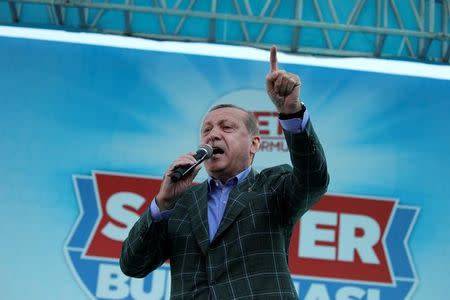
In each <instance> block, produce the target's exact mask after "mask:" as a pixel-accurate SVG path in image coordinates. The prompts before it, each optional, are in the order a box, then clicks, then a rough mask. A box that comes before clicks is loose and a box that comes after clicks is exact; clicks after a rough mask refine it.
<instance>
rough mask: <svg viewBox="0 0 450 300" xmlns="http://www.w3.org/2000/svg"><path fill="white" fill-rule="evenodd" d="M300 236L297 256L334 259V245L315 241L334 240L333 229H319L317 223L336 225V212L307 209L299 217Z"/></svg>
mask: <svg viewBox="0 0 450 300" xmlns="http://www.w3.org/2000/svg"><path fill="white" fill-rule="evenodd" d="M300 222H301V225H300V238H299V239H298V240H299V245H298V252H299V253H298V256H300V257H309V258H316V259H326V260H335V259H336V248H335V247H334V246H324V245H322V246H319V245H316V242H318V241H319V242H334V241H335V240H336V237H335V233H336V231H335V230H333V229H324V228H322V229H320V228H317V225H331V226H336V224H337V214H336V213H333V212H323V211H320V212H319V211H309V212H307V213H306V214H305V215H304V216H303V217H302V218H301V219H300Z"/></svg>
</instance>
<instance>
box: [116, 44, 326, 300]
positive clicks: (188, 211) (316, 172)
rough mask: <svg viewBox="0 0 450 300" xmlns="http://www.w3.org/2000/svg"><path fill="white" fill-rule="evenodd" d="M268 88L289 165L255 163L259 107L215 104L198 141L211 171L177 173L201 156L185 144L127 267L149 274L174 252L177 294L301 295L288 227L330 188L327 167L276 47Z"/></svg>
mask: <svg viewBox="0 0 450 300" xmlns="http://www.w3.org/2000/svg"><path fill="white" fill-rule="evenodd" d="M266 89H267V93H268V95H269V97H270V98H271V100H272V101H273V103H274V104H275V106H276V108H277V110H278V112H279V119H280V122H281V125H282V127H283V130H284V134H285V138H286V142H287V145H288V148H289V152H290V157H291V162H292V166H290V165H287V164H286V165H279V166H274V167H272V168H268V169H265V170H262V171H261V172H260V173H258V172H257V171H256V170H254V169H253V168H252V167H251V164H252V161H253V158H254V156H255V154H256V152H257V151H258V148H259V146H260V137H259V132H258V126H257V122H256V120H255V118H254V116H253V115H252V114H251V113H249V112H247V111H246V110H244V109H242V108H240V107H237V106H234V105H226V104H225V105H218V106H215V107H213V108H212V109H210V111H209V112H208V113H207V115H206V117H205V119H204V121H203V124H202V129H201V142H202V143H203V144H207V145H210V146H211V147H212V149H213V151H212V153H213V154H212V157H211V158H209V159H207V160H206V161H205V163H204V165H205V168H206V171H207V173H208V175H209V178H208V180H206V181H205V182H203V183H201V184H198V185H195V186H192V181H193V180H194V177H195V176H196V175H197V173H198V171H199V170H200V165H197V166H195V167H194V168H192V169H193V170H192V172H190V173H188V174H187V175H185V176H183V177H181V179H179V180H174V179H172V177H174V174H175V173H176V172H178V171H180V166H181V167H184V170H186V166H194V165H195V164H196V163H197V159H199V157H198V154H196V153H188V154H186V155H183V156H181V157H180V158H178V159H177V160H175V162H174V163H173V164H172V165H171V166H170V167H169V169H168V170H167V172H166V173H165V174H164V178H163V181H162V184H161V188H160V190H159V193H158V194H157V195H156V197H155V199H154V201H153V202H152V204H151V206H150V208H149V210H148V211H147V212H146V213H145V214H144V215H142V216H141V218H140V219H139V220H138V221H137V222H136V224H135V225H134V227H133V228H132V229H131V231H130V233H129V236H128V238H127V239H126V240H125V241H124V243H123V248H122V255H121V258H120V267H121V269H122V271H123V272H124V273H125V274H126V275H128V276H132V277H144V276H146V275H147V274H149V273H150V272H152V271H153V270H155V269H156V268H158V267H159V266H160V265H161V264H162V263H163V262H164V261H165V260H167V259H170V267H171V276H172V280H171V298H172V299H250V298H252V299H298V295H297V294H296V291H295V289H294V285H293V284H292V279H291V276H290V273H289V270H288V261H287V258H288V249H289V242H290V239H291V234H292V229H293V227H294V225H295V223H296V222H297V221H298V220H299V218H300V217H301V215H302V214H304V213H305V212H306V211H307V210H308V209H309V208H310V207H311V206H312V205H313V204H314V203H316V202H317V201H318V200H319V199H320V197H321V196H322V195H323V194H324V193H325V192H326V189H327V186H328V181H329V177H328V172H327V165H326V160H325V155H324V152H323V150H322V146H321V145H320V143H319V140H318V138H317V136H316V134H315V133H314V130H313V127H312V125H311V121H310V120H309V114H308V111H307V110H306V107H305V106H304V105H303V103H302V102H300V100H299V99H300V98H299V96H300V79H299V78H298V76H296V75H294V74H291V73H288V72H285V71H282V70H278V67H277V52H276V48H275V47H272V49H271V51H270V72H269V73H268V74H267V76H266Z"/></svg>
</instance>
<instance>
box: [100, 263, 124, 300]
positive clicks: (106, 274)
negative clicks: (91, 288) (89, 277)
mask: <svg viewBox="0 0 450 300" xmlns="http://www.w3.org/2000/svg"><path fill="white" fill-rule="evenodd" d="M127 281H128V277H127V276H125V275H124V274H123V273H122V271H121V270H120V267H119V266H118V265H106V264H100V265H99V268H98V278H97V291H96V293H95V295H96V296H97V298H107V299H123V298H125V297H128V294H129V290H128V283H127Z"/></svg>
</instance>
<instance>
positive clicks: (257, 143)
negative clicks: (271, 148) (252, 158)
mask: <svg viewBox="0 0 450 300" xmlns="http://www.w3.org/2000/svg"><path fill="white" fill-rule="evenodd" d="M260 145H261V138H260V137H259V136H257V135H256V136H254V137H252V145H251V146H250V153H251V154H253V155H255V153H256V152H257V151H258V150H259V146H260Z"/></svg>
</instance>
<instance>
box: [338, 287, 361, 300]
mask: <svg viewBox="0 0 450 300" xmlns="http://www.w3.org/2000/svg"><path fill="white" fill-rule="evenodd" d="M365 294H366V292H365V291H364V290H363V289H360V288H357V287H352V286H345V287H343V288H340V289H339V290H338V291H337V293H336V300H356V299H362V298H363V297H364V295H365Z"/></svg>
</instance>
